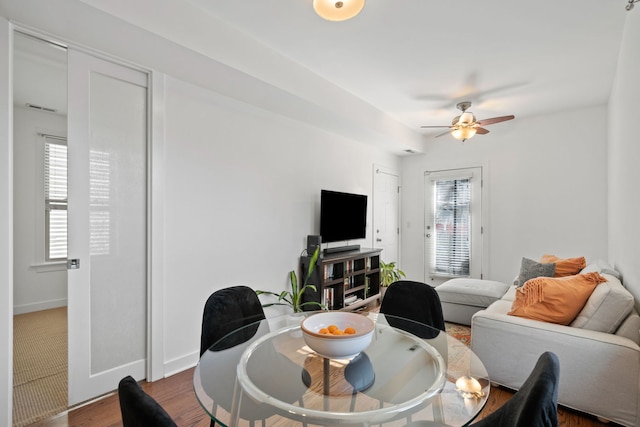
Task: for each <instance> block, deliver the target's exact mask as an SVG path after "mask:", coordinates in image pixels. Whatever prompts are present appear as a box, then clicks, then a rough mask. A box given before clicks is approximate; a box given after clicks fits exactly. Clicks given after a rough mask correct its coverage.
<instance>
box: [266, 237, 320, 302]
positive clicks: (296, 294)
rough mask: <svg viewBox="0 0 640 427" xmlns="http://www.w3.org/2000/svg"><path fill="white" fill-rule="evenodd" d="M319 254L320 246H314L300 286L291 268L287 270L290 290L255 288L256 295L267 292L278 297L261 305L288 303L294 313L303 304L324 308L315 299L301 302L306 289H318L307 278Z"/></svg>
mask: <svg viewBox="0 0 640 427" xmlns="http://www.w3.org/2000/svg"><path fill="white" fill-rule="evenodd" d="M319 256H320V247H316V250H315V252H314V253H313V256H311V261H310V262H309V270H308V271H307V275H306V277H305V279H304V282H303V284H302V286H300V284H299V283H298V276H297V275H296V272H295V271H294V270H291V271H290V272H289V280H290V281H291V290H290V291H287V290H284V291H282V292H280V293H276V292H271V291H261V290H257V291H256V294H258V295H262V294H267V295H273V296H276V297H278V301H277V302H271V303H267V304H263V305H262V306H263V307H271V306H274V305H288V306H290V307H291V308H292V309H293V312H294V313H300V312H302V307H305V306H317V307H318V308H320V309H325V306H324V305H323V304H321V303H319V302H317V301H307V302H302V297H303V295H304V293H305V292H306V291H308V290H311V291H314V292H317V291H318V289H317V288H316V286H315V285H314V284H312V283H309V279H310V278H311V275H312V274H313V271H314V270H315V268H316V263H317V261H318V257H319Z"/></svg>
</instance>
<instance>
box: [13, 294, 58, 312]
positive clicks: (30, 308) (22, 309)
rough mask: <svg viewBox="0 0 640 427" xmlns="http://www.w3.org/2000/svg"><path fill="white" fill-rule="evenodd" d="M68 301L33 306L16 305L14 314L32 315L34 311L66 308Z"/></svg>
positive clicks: (37, 303) (43, 302)
mask: <svg viewBox="0 0 640 427" xmlns="http://www.w3.org/2000/svg"><path fill="white" fill-rule="evenodd" d="M66 306H67V299H66V298H61V299H57V300H51V301H41V302H35V303H32V304H23V305H16V306H14V307H13V314H14V315H16V314H25V313H32V312H34V311H42V310H49V309H50V308H58V307H66Z"/></svg>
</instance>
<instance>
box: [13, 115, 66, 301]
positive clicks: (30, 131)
mask: <svg viewBox="0 0 640 427" xmlns="http://www.w3.org/2000/svg"><path fill="white" fill-rule="evenodd" d="M66 129H67V120H66V117H65V116H61V115H57V114H51V113H44V112H40V111H34V110H29V109H27V108H14V125H13V136H14V138H13V141H14V145H13V165H14V175H13V179H14V215H13V218H14V223H13V226H14V227H13V236H14V242H13V257H14V259H13V286H14V293H13V310H14V314H21V313H27V312H31V311H37V310H44V309H47V308H53V307H61V306H65V305H66V304H67V271H66V268H65V267H64V266H58V267H57V268H55V269H54V270H53V271H52V269H51V268H45V266H43V265H41V263H42V261H43V260H44V258H43V257H44V242H43V241H42V235H41V233H42V232H43V229H44V213H43V212H42V197H43V193H42V191H43V185H44V184H43V182H44V181H43V175H42V156H43V153H42V149H43V147H42V140H41V138H40V137H38V133H39V132H41V133H47V134H51V135H57V136H65V135H66V134H67V131H66Z"/></svg>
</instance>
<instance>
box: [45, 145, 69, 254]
mask: <svg viewBox="0 0 640 427" xmlns="http://www.w3.org/2000/svg"><path fill="white" fill-rule="evenodd" d="M44 140H45V141H44V219H45V221H44V222H45V233H44V238H45V242H44V246H45V261H60V260H64V259H66V258H67V145H66V139H64V138H59V137H53V136H45V137H44Z"/></svg>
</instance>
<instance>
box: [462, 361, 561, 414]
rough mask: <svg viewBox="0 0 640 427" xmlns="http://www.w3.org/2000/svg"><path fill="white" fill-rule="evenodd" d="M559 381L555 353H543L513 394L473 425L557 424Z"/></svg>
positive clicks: (558, 368) (558, 369) (558, 366)
mask: <svg viewBox="0 0 640 427" xmlns="http://www.w3.org/2000/svg"><path fill="white" fill-rule="evenodd" d="M559 380H560V363H559V362H558V356H556V355H555V354H554V353H551V352H545V353H543V354H542V355H541V356H540V357H539V358H538V362H537V363H536V366H535V367H534V368H533V371H532V372H531V374H529V377H528V378H527V379H526V381H525V382H524V384H522V387H520V389H519V390H518V391H517V392H516V394H514V395H513V397H512V398H511V399H509V401H507V403H505V404H504V405H503V406H501V407H500V408H498V409H497V410H496V411H495V412H493V413H491V414H489V416H487V417H485V418H483V419H482V420H480V421H478V422H477V423H474V424H473V426H474V427H489V426H510V427H556V426H557V425H558V383H559Z"/></svg>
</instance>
